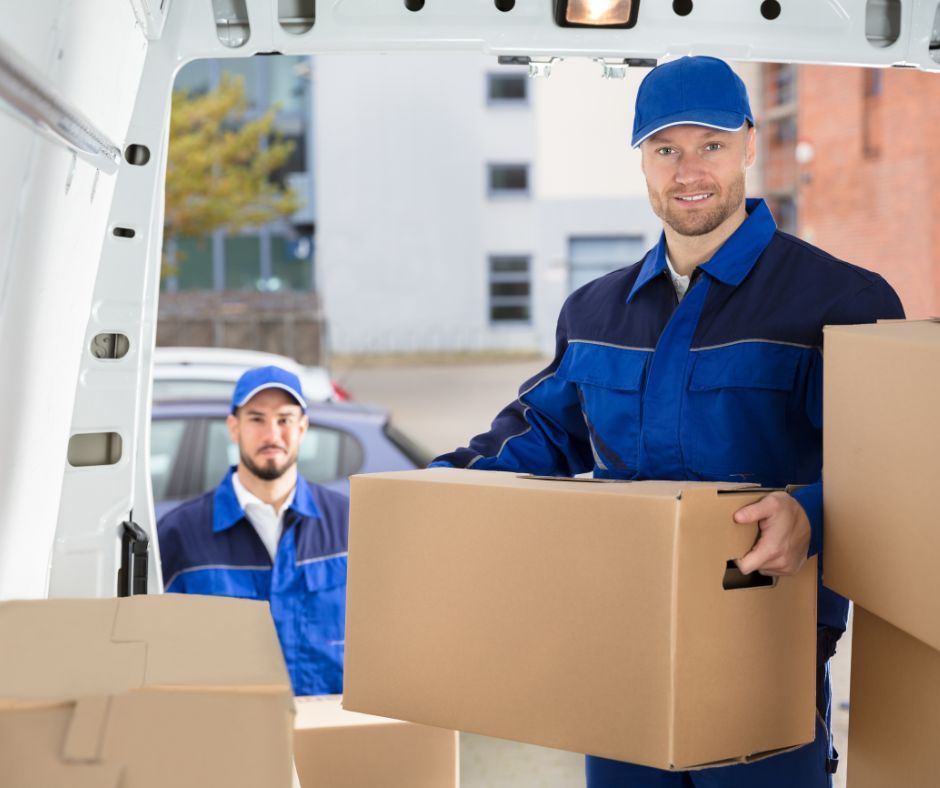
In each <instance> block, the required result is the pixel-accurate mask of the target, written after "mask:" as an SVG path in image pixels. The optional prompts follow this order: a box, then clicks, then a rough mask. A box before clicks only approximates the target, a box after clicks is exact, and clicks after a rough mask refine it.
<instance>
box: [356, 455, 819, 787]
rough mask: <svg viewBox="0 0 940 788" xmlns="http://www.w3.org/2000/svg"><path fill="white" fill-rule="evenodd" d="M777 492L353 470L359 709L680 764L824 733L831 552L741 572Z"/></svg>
mask: <svg viewBox="0 0 940 788" xmlns="http://www.w3.org/2000/svg"><path fill="white" fill-rule="evenodd" d="M763 495H764V492H762V491H760V490H757V489H755V488H753V487H752V488H750V489H746V488H743V486H742V485H716V484H701V483H699V484H696V483H694V482H689V483H679V482H634V483H605V482H594V481H589V480H560V479H555V480H545V479H538V478H533V477H525V476H518V475H516V474H511V473H495V472H479V471H472V470H470V471H464V470H456V469H445V468H433V469H429V470H423V471H407V472H401V473H384V474H373V475H368V476H358V477H354V478H353V480H352V510H351V525H350V553H349V554H350V564H349V585H348V602H347V605H348V607H347V632H346V678H345V693H344V701H343V702H344V707H345V708H347V709H353V710H357V711H363V712H368V713H372V714H380V715H383V716H389V717H395V718H398V719H406V720H411V721H414V722H419V723H424V724H428V725H435V726H438V727H442V728H452V729H456V730H463V731H472V732H476V733H482V734H485V735H489V736H497V737H501V738H506V739H515V740H518V741H524V742H530V743H533V744H541V745H544V746H549V747H556V748H560V749H566V750H572V751H575V752H582V753H591V754H594V755H601V756H605V757H610V758H617V759H620V760H628V761H633V762H636V763H642V764H647V765H650V766H657V767H661V768H667V769H679V768H689V767H700V766H705V765H713V764H717V763H721V762H731V761H739V760H747V759H750V758H755V757H760V756H761V755H762V754H767V753H769V752H773V751H778V750H780V749H783V748H788V747H792V746H796V745H800V744H803V743H805V742H808V741H811V740H812V739H813V735H814V717H815V707H814V692H815V648H816V623H815V602H816V596H815V595H816V562H815V560H812V561H810V562H808V563H807V565H806V567H805V568H804V569H803V570H802V571H801V572H800V573H799V574H798V575H797V576H795V577H790V578H779V579H778V580H777V581H776V582H774V583H773V585H765V586H762V587H747V585H748V583H746V582H745V583H743V585H744V586H745V587H739V586H741V585H742V583H741V580H742V578H741V577H740V575H739V573H737V572H736V570H734V569H733V564H732V568H730V569H729V561H731V560H732V559H735V558H739V557H741V556H742V555H744V554H745V553H746V552H747V551H748V550H749V549H750V548H751V546H752V545H753V544H754V541H755V539H756V535H757V529H756V526H753V525H746V526H745V525H738V524H735V523H734V522H733V520H732V515H733V513H734V512H735V511H736V510H737V509H738V508H740V507H741V506H744V505H746V504H748V503H751V502H753V501H755V500H757V499H759V498H760V497H762V496H763ZM755 577H759V576H755ZM760 579H762V580H763V579H764V578H760ZM768 710H772V711H771V712H770V713H768Z"/></svg>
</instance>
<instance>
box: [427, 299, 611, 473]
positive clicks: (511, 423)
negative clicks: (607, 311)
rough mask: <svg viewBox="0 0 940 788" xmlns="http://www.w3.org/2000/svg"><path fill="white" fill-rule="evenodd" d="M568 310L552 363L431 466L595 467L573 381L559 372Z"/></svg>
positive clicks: (560, 322) (523, 470)
mask: <svg viewBox="0 0 940 788" xmlns="http://www.w3.org/2000/svg"><path fill="white" fill-rule="evenodd" d="M566 310H567V304H566V305H565V307H563V308H562V311H561V315H560V317H559V319H558V329H557V332H556V335H555V357H554V358H553V359H552V362H551V364H549V365H548V366H547V367H546V368H545V369H543V370H542V371H541V372H539V373H538V374H537V375H535V376H534V377H532V378H530V379H529V380H527V381H526V382H525V383H523V384H522V386H521V387H520V389H519V396H518V398H517V399H515V400H514V401H513V402H511V403H510V404H509V405H507V406H506V407H505V408H503V410H502V411H500V412H499V414H498V415H497V416H496V418H495V419H494V420H493V423H492V425H491V426H490V429H489V430H488V431H487V432H484V433H482V434H480V435H477V436H476V437H475V438H473V439H472V440H471V441H470V444H469V446H466V447H463V448H459V449H457V450H455V451H452V452H449V453H448V454H443V455H441V456H440V457H438V458H437V459H436V460H434V462H432V463H431V467H434V466H453V467H457V468H474V469H477V470H499V471H516V472H518V473H535V474H541V475H545V476H575V475H577V474H579V473H584V472H585V471H588V470H591V469H592V468H593V467H594V460H593V454H592V453H591V444H590V438H589V436H588V431H587V426H586V424H585V421H584V415H583V413H582V410H581V403H580V400H579V398H578V389H577V386H576V385H575V384H574V383H571V382H570V381H567V380H565V379H563V377H562V376H560V375H558V374H557V373H558V368H559V365H560V364H561V360H562V358H564V355H565V351H566V350H567V348H568V334H567V328H566V325H567V321H566Z"/></svg>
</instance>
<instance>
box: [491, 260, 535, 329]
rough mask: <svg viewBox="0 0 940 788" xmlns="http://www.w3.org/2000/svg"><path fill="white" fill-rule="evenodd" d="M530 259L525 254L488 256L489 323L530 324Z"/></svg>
mask: <svg viewBox="0 0 940 788" xmlns="http://www.w3.org/2000/svg"><path fill="white" fill-rule="evenodd" d="M530 269H531V258H530V257H528V256H527V255H493V256H491V257H490V322H491V323H530V322H531V321H532V274H531V270H530Z"/></svg>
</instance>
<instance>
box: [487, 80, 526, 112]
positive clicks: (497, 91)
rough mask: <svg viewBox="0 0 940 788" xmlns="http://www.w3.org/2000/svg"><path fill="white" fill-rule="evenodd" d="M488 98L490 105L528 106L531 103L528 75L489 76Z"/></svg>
mask: <svg viewBox="0 0 940 788" xmlns="http://www.w3.org/2000/svg"><path fill="white" fill-rule="evenodd" d="M486 79H487V91H486V98H487V101H488V102H489V103H490V104H497V105H500V104H526V103H528V101H529V77H528V75H527V74H487V75H486Z"/></svg>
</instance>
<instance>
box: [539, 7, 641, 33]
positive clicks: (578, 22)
mask: <svg viewBox="0 0 940 788" xmlns="http://www.w3.org/2000/svg"><path fill="white" fill-rule="evenodd" d="M639 6H640V0H555V22H556V23H557V24H559V25H561V26H562V27H633V26H634V25H635V24H636V16H637V12H638V11H639Z"/></svg>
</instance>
